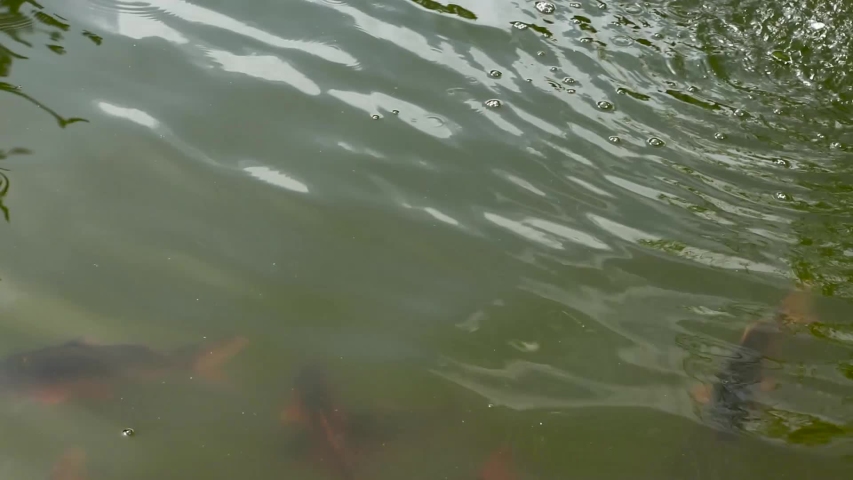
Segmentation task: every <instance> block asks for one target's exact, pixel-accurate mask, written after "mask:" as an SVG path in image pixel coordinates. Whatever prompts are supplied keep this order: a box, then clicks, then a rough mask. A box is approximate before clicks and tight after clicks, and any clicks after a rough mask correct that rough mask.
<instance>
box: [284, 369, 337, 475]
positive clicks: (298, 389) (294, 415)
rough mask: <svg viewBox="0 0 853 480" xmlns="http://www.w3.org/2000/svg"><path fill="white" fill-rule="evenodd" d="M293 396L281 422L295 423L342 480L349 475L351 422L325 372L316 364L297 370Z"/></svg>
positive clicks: (324, 461)
mask: <svg viewBox="0 0 853 480" xmlns="http://www.w3.org/2000/svg"><path fill="white" fill-rule="evenodd" d="M292 391H293V399H292V403H291V404H290V406H289V407H288V408H287V409H286V410H285V411H284V412H283V413H282V421H284V422H287V423H296V424H297V425H299V426H300V427H301V430H302V432H303V434H305V435H306V436H307V438H308V441H309V443H310V446H311V447H312V448H313V450H314V451H315V452H316V453H317V454H318V455H319V456H320V459H321V461H323V463H325V464H327V465H329V466H331V468H332V469H333V470H334V471H335V472H336V473H337V474H338V475H339V476H340V477H341V478H342V479H344V480H351V479H352V478H353V452H352V451H351V446H350V443H351V442H350V436H351V433H352V428H351V427H352V425H351V424H350V421H349V418H348V417H347V416H346V415H345V414H344V412H343V411H342V410H341V409H340V408H339V406H338V405H337V404H336V403H335V401H334V398H333V396H332V392H331V389H330V388H329V384H328V382H327V381H326V375H325V372H324V371H323V369H322V368H321V367H319V366H317V365H309V366H306V367H303V368H302V369H300V370H299V372H298V373H297V375H296V378H295V380H294V382H293V389H292Z"/></svg>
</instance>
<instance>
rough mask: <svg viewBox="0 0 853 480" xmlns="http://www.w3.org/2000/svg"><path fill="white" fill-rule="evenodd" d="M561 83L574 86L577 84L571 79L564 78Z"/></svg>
mask: <svg viewBox="0 0 853 480" xmlns="http://www.w3.org/2000/svg"><path fill="white" fill-rule="evenodd" d="M563 83H565V84H566V85H574V84H576V83H577V81H576V80H575V79H574V78H572V77H566V78H564V79H563Z"/></svg>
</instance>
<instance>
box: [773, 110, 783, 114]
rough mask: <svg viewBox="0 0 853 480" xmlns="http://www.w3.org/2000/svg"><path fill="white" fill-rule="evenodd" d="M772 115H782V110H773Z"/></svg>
mask: <svg viewBox="0 0 853 480" xmlns="http://www.w3.org/2000/svg"><path fill="white" fill-rule="evenodd" d="M773 113H775V114H776V115H782V109H781V108H774V109H773Z"/></svg>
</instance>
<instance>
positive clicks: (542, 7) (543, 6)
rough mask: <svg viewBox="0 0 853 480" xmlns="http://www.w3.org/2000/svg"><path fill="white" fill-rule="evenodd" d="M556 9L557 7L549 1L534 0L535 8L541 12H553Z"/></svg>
mask: <svg viewBox="0 0 853 480" xmlns="http://www.w3.org/2000/svg"><path fill="white" fill-rule="evenodd" d="M556 9H557V7H556V6H554V4H553V3H551V2H536V10H539V11H540V12H541V13H544V14H549V13H554V10H556Z"/></svg>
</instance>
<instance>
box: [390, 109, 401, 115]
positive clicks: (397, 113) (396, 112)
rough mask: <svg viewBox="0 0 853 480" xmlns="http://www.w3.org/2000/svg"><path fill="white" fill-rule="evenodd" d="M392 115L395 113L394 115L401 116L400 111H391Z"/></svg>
mask: <svg viewBox="0 0 853 480" xmlns="http://www.w3.org/2000/svg"><path fill="white" fill-rule="evenodd" d="M391 113H393V114H394V115H399V114H400V111H399V110H391Z"/></svg>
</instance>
